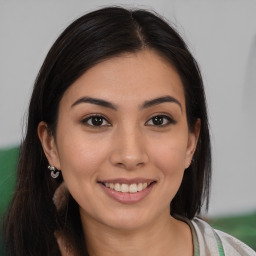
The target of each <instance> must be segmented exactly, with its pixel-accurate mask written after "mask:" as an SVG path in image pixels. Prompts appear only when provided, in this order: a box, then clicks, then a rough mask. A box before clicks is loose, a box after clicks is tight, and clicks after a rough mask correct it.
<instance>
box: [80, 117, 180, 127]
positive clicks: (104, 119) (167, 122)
mask: <svg viewBox="0 0 256 256" xmlns="http://www.w3.org/2000/svg"><path fill="white" fill-rule="evenodd" d="M94 117H97V118H100V119H102V122H103V123H104V122H106V123H107V124H104V125H93V123H92V118H94ZM153 118H163V119H164V120H165V123H164V124H160V125H156V124H153V121H152V120H153ZM90 120H91V124H89V121H90ZM150 121H151V122H152V124H149V122H150ZM82 124H85V125H86V126H89V127H93V128H101V127H106V126H111V124H110V122H109V121H108V120H107V119H106V118H105V117H104V116H103V115H99V114H94V115H90V116H88V117H86V118H85V119H83V120H82ZM170 124H176V121H175V120H174V119H172V118H171V117H169V116H167V115H163V114H158V115H155V116H153V117H151V118H150V119H149V120H148V121H147V122H146V123H145V125H146V126H156V127H165V126H168V125H170Z"/></svg>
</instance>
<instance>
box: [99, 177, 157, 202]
mask: <svg viewBox="0 0 256 256" xmlns="http://www.w3.org/2000/svg"><path fill="white" fill-rule="evenodd" d="M98 184H99V185H100V186H101V187H102V189H103V190H104V191H105V192H106V193H107V195H109V196H110V197H111V198H113V199H115V200H116V201H118V202H120V203H123V204H129V203H137V202H139V201H141V200H142V199H144V198H145V197H146V196H147V195H148V194H149V193H150V191H151V190H152V188H153V187H154V185H155V184H156V183H155V182H154V183H152V184H150V185H149V186H148V187H146V188H145V189H143V190H142V191H138V192H136V193H122V192H118V191H115V190H114V189H111V188H107V187H106V186H104V185H103V184H102V183H98Z"/></svg>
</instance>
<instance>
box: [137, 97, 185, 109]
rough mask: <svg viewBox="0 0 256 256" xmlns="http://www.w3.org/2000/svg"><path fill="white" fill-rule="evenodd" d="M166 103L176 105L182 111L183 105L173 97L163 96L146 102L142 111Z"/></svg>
mask: <svg viewBox="0 0 256 256" xmlns="http://www.w3.org/2000/svg"><path fill="white" fill-rule="evenodd" d="M165 102H171V103H176V104H177V105H178V106H179V107H180V109H181V111H182V105H181V103H180V102H179V101H178V100H177V99H175V98H174V97H172V96H163V97H159V98H155V99H152V100H149V101H145V102H144V103H143V105H142V107H141V108H142V109H143V108H149V107H152V106H155V105H158V104H161V103H165Z"/></svg>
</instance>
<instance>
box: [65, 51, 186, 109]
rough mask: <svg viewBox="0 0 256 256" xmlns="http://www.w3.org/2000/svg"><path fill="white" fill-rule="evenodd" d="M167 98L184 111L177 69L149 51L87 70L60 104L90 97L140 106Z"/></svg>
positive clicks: (115, 58) (113, 58) (129, 54)
mask: <svg viewBox="0 0 256 256" xmlns="http://www.w3.org/2000/svg"><path fill="white" fill-rule="evenodd" d="M166 95H170V96H172V97H175V98H177V99H178V100H179V101H180V102H181V104H182V105H183V107H184V108H185V97H184V91H183V85H182V82H181V79H180V76H179V75H178V73H177V71H176V69H175V68H174V67H173V66H172V65H171V63H169V62H168V61H167V60H165V59H164V58H163V57H161V56H160V55H159V54H157V53H156V52H154V51H152V50H142V51H139V52H136V53H126V54H122V55H120V56H117V57H112V58H110V59H107V60H105V61H103V62H101V63H99V64H96V65H95V66H93V67H92V68H90V69H89V70H87V71H86V72H85V73H84V74H83V75H82V76H81V77H80V78H78V79H77V80H76V81H75V82H74V83H73V84H72V85H71V86H70V87H69V88H68V89H67V90H66V92H65V93H64V95H63V98H62V100H61V104H63V103H65V104H70V105H72V103H73V102H74V101H75V100H77V99H78V98H79V97H84V96H89V97H96V98H102V99H105V100H107V101H111V102H115V103H116V104H117V105H122V104H129V103H131V104H139V103H140V102H143V101H146V100H148V99H151V98H156V97H161V96H166Z"/></svg>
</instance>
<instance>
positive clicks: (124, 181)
mask: <svg viewBox="0 0 256 256" xmlns="http://www.w3.org/2000/svg"><path fill="white" fill-rule="evenodd" d="M154 181H156V180H153V179H145V178H133V179H126V178H118V179H108V180H100V181H98V182H99V183H119V184H128V185H131V184H139V183H145V182H147V183H152V182H154Z"/></svg>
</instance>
